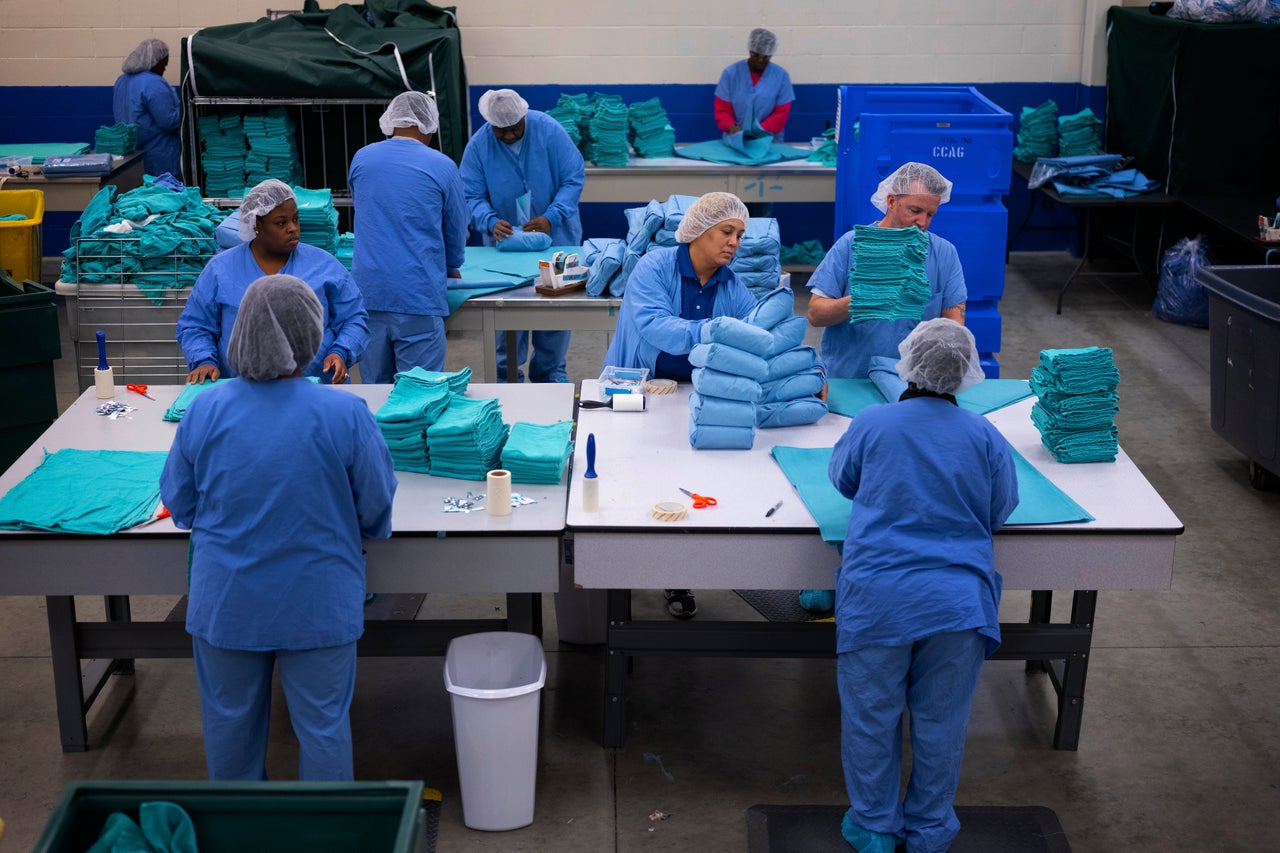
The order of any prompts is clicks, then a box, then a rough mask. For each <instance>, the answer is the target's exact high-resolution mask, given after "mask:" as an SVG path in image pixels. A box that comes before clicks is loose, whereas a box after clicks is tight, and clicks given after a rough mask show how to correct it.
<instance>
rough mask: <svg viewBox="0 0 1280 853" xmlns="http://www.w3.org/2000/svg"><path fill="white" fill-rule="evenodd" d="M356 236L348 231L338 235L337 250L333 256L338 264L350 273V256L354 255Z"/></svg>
mask: <svg viewBox="0 0 1280 853" xmlns="http://www.w3.org/2000/svg"><path fill="white" fill-rule="evenodd" d="M355 248H356V235H355V234H353V233H351V232H350V231H344V232H342V233H341V234H339V235H338V249H337V251H335V252H334V253H333V256H334V257H335V258H337V259H338V263H340V264H342V265H343V266H344V267H346V268H347V272H350V271H351V256H352V255H353V254H354V253H355Z"/></svg>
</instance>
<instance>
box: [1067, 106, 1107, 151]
mask: <svg viewBox="0 0 1280 853" xmlns="http://www.w3.org/2000/svg"><path fill="white" fill-rule="evenodd" d="M1101 129H1102V122H1101V121H1099V120H1098V117H1097V116H1096V115H1094V114H1093V110H1091V109H1089V108H1088V107H1085V108H1084V109H1082V110H1081V111H1080V112H1078V113H1076V114H1075V115H1069V116H1061V117H1060V118H1059V119H1058V156H1059V157H1083V156H1086V155H1089V154H1098V153H1099V152H1101V151H1102V141H1101V140H1100V139H1099V138H1098V131H1100V130H1101Z"/></svg>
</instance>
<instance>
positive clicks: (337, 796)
mask: <svg viewBox="0 0 1280 853" xmlns="http://www.w3.org/2000/svg"><path fill="white" fill-rule="evenodd" d="M155 800H164V801H167V802H171V803H177V804H178V805H179V806H181V807H182V808H184V809H186V811H187V814H189V815H191V822H192V824H193V825H194V826H195V831H196V843H197V846H198V848H199V850H200V853H284V851H289V850H305V851H307V853H338V851H342V853H347V851H353V850H359V851H362V853H413V851H422V850H425V849H426V836H425V833H424V829H423V816H422V783H421V782H93V781H81V782H72V783H70V784H68V785H67V787H66V788H65V789H64V790H63V792H62V799H61V800H59V801H58V804H57V806H56V807H55V808H54V810H53V814H52V815H50V816H49V822H48V823H47V824H46V825H45V828H44V832H43V833H42V834H41V836H40V840H39V841H37V842H36V846H35V851H36V853H84V851H85V850H88V849H89V848H90V847H91V846H92V845H93V842H94V841H95V840H97V838H98V835H99V834H100V833H101V832H102V827H103V825H104V824H105V823H106V821H107V817H108V816H109V815H110V814H111V813H112V812H125V813H126V814H128V815H130V816H131V817H132V818H134V820H137V818H138V808H139V806H141V804H142V803H144V802H152V801H155Z"/></svg>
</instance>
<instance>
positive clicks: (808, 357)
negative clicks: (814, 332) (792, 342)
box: [763, 345, 818, 382]
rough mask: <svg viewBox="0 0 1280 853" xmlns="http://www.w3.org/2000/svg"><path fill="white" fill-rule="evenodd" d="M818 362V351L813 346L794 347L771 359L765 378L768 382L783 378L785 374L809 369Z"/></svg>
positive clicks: (788, 374)
mask: <svg viewBox="0 0 1280 853" xmlns="http://www.w3.org/2000/svg"><path fill="white" fill-rule="evenodd" d="M817 363H818V351H817V350H815V349H814V348H813V347H809V346H803V345H801V346H797V347H792V348H791V349H789V350H785V351H783V352H780V353H778V354H777V355H775V356H773V357H772V358H770V359H769V369H768V371H767V372H766V373H765V375H764V377H763V378H764V381H766V382H768V381H769V380H770V379H781V378H782V377H783V376H790V375H791V374H792V373H799V372H800V371H802V370H808V369H809V368H811V367H814V366H816V365H817Z"/></svg>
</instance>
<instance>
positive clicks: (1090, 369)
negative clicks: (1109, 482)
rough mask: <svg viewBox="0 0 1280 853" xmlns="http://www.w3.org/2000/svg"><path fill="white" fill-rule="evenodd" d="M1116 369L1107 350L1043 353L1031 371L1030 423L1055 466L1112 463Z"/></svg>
mask: <svg viewBox="0 0 1280 853" xmlns="http://www.w3.org/2000/svg"><path fill="white" fill-rule="evenodd" d="M1119 384H1120V371H1119V370H1117V369H1116V366H1115V362H1114V361H1113V360H1112V354H1111V349H1110V348H1108V347H1084V348H1081V349H1047V350H1043V351H1041V353H1040V364H1038V365H1037V366H1036V367H1035V368H1034V369H1032V371H1031V390H1032V391H1034V392H1035V393H1036V395H1037V396H1038V397H1039V399H1038V400H1037V401H1036V403H1035V404H1034V405H1033V406H1032V407H1031V421H1032V422H1033V423H1034V424H1035V425H1036V429H1038V430H1040V441H1041V442H1042V443H1043V444H1044V446H1045V447H1047V448H1049V452H1050V453H1052V454H1053V457H1054V458H1055V459H1057V460H1058V461H1059V462H1114V461H1115V458H1116V453H1117V451H1118V449H1119V443H1118V435H1117V432H1116V425H1115V416H1116V414H1117V413H1118V412H1119V411H1120V396H1119V394H1117V393H1116V389H1117V387H1118V386H1119Z"/></svg>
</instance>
